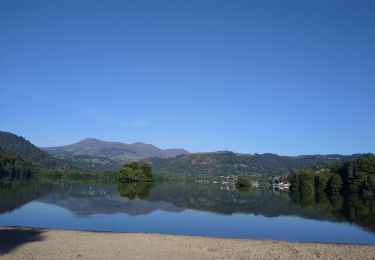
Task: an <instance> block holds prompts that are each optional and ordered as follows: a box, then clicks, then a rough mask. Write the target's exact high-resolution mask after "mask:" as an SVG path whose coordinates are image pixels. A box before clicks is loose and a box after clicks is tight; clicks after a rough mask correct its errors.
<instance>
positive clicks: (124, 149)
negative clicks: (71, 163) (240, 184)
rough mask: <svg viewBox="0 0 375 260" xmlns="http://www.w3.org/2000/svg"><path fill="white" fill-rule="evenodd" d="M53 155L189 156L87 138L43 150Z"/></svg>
mask: <svg viewBox="0 0 375 260" xmlns="http://www.w3.org/2000/svg"><path fill="white" fill-rule="evenodd" d="M42 149H43V150H44V151H46V152H48V153H50V154H52V155H57V154H73V155H88V156H98V157H105V158H116V159H125V160H126V159H145V158H150V157H174V156H176V155H181V154H188V153H189V152H188V151H186V150H184V149H165V150H163V149H160V148H158V147H156V146H154V145H152V144H145V143H142V142H137V143H133V144H126V143H120V142H106V141H101V140H98V139H95V138H86V139H83V140H82V141H79V142H77V143H75V144H70V145H66V146H57V147H48V148H42Z"/></svg>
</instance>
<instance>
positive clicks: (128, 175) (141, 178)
mask: <svg viewBox="0 0 375 260" xmlns="http://www.w3.org/2000/svg"><path fill="white" fill-rule="evenodd" d="M118 181H119V182H120V183H137V182H154V181H155V177H154V174H153V173H152V167H151V165H150V164H148V163H144V164H141V165H140V164H139V163H137V162H132V163H128V164H124V165H123V166H122V167H121V168H120V170H119V174H118Z"/></svg>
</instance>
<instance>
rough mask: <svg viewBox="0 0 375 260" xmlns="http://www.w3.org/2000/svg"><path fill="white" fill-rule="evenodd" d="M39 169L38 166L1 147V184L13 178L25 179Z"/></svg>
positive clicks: (7, 182)
mask: <svg viewBox="0 0 375 260" xmlns="http://www.w3.org/2000/svg"><path fill="white" fill-rule="evenodd" d="M36 171H37V166H36V165H34V164H32V163H31V162H30V161H26V160H24V159H22V158H21V157H19V156H15V155H13V154H11V153H9V152H8V151H6V150H3V149H0V185H1V186H4V185H7V184H9V183H10V182H12V181H13V180H24V179H28V178H30V177H31V175H32V174H33V173H35V172H36Z"/></svg>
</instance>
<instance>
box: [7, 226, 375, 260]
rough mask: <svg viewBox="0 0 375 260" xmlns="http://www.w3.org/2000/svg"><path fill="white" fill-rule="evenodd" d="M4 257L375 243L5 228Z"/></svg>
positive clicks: (314, 249) (205, 254)
mask: <svg viewBox="0 0 375 260" xmlns="http://www.w3.org/2000/svg"><path fill="white" fill-rule="evenodd" d="M0 259H4V260H5V259H38V260H39V259H375V246H370V245H347V244H327V243H299V242H286V241H272V240H252V239H227V238H210V237H197V236H178V235H163V234H143V233H113V232H85V231H71V230H55V229H33V228H13V227H11V228H7V227H0Z"/></svg>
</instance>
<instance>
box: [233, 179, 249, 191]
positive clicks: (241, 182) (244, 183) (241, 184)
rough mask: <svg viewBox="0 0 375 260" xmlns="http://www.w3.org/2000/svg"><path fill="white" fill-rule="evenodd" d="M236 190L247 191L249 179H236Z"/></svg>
mask: <svg viewBox="0 0 375 260" xmlns="http://www.w3.org/2000/svg"><path fill="white" fill-rule="evenodd" d="M236 188H237V189H238V190H239V191H249V190H250V188H251V183H250V181H249V179H247V178H245V177H238V179H237V181H236Z"/></svg>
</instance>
